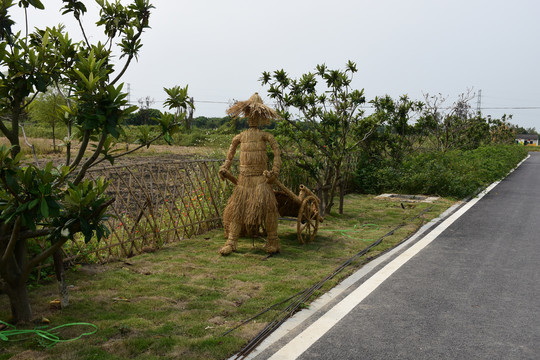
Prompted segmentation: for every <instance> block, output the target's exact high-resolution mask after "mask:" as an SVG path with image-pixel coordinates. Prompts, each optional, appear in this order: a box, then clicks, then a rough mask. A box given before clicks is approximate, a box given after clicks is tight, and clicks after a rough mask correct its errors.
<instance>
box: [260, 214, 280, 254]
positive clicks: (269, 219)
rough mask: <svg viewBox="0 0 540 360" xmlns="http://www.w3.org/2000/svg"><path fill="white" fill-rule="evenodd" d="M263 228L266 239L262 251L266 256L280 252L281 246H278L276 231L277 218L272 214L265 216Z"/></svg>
mask: <svg viewBox="0 0 540 360" xmlns="http://www.w3.org/2000/svg"><path fill="white" fill-rule="evenodd" d="M265 226H266V232H267V234H268V238H267V241H266V246H265V248H264V250H265V251H266V252H267V253H268V254H274V253H278V252H281V246H280V244H279V238H278V235H277V230H278V219H277V216H276V215H275V214H272V213H269V214H266V221H265Z"/></svg>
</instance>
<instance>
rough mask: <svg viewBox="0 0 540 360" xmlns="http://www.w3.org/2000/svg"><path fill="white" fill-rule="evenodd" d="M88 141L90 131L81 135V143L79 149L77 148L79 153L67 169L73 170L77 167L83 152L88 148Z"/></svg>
mask: <svg viewBox="0 0 540 360" xmlns="http://www.w3.org/2000/svg"><path fill="white" fill-rule="evenodd" d="M89 141H90V130H85V131H84V135H83V141H82V142H81V147H80V148H79V153H78V154H77V157H76V158H75V160H74V161H73V163H72V164H68V165H69V167H70V168H71V169H72V170H73V169H75V168H76V167H77V166H79V163H80V162H81V160H82V158H83V156H84V152H85V151H86V148H87V147H88V142H89Z"/></svg>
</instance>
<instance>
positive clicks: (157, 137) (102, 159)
mask: <svg viewBox="0 0 540 360" xmlns="http://www.w3.org/2000/svg"><path fill="white" fill-rule="evenodd" d="M164 135H165V134H164V133H162V134H159V135H158V136H156V137H155V138H153V139H152V140H150V141H149V142H148V143H146V144H141V145H139V146H137V147H136V148H134V149H132V150H129V151H126V152H123V153H121V154H118V155H114V156H111V157H112V158H113V159H117V158H119V157H122V156H126V155H128V154H131V153H132V152H135V151H137V150H139V149H141V148H143V147H145V146H148V145H150V144H152V143H153V142H154V141H156V140H159V139H160V138H161V137H163V136H164ZM105 160H107V158H105V157H104V158H101V159H99V160H98V161H96V162H94V163H93V164H91V165H90V166H89V167H88V168H91V167H94V166H96V165H98V164H101V163H102V162H103V161H105Z"/></svg>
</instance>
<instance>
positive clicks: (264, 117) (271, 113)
mask: <svg viewBox="0 0 540 360" xmlns="http://www.w3.org/2000/svg"><path fill="white" fill-rule="evenodd" d="M227 114H228V115H230V116H232V117H238V116H243V117H247V118H248V119H249V120H250V121H249V122H250V124H251V123H253V124H254V125H256V126H261V125H269V124H270V120H272V119H279V115H278V114H277V112H276V111H275V110H274V109H272V108H270V107H268V106H266V105H265V104H263V101H262V99H261V97H260V96H259V94H258V93H255V94H253V95H252V96H251V97H250V98H249V99H248V100H246V101H237V102H236V103H234V105H233V106H231V107H230V109H229V110H227Z"/></svg>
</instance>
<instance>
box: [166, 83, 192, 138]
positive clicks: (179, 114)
mask: <svg viewBox="0 0 540 360" xmlns="http://www.w3.org/2000/svg"><path fill="white" fill-rule="evenodd" d="M163 90H165V92H166V93H167V95H168V97H167V100H165V102H164V103H163V105H165V106H167V107H168V108H169V109H171V110H173V109H174V110H175V113H174V117H175V121H180V120H184V129H185V130H188V131H189V130H190V129H191V121H192V120H193V110H195V106H194V105H193V98H192V97H189V95H188V86H187V85H186V86H185V87H183V88H181V87H180V86H174V87H172V88H163Z"/></svg>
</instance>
